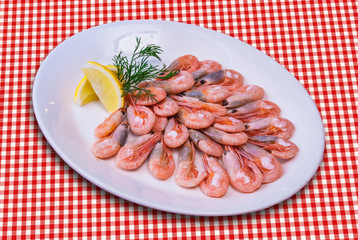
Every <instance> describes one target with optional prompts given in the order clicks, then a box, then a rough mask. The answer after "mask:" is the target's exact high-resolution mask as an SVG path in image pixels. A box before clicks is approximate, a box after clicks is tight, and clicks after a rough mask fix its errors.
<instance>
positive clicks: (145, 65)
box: [113, 37, 177, 100]
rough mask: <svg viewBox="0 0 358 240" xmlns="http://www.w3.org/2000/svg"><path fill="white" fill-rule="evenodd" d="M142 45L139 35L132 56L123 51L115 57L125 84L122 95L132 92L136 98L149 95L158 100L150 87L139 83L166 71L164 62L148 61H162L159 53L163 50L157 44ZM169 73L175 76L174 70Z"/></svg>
mask: <svg viewBox="0 0 358 240" xmlns="http://www.w3.org/2000/svg"><path fill="white" fill-rule="evenodd" d="M140 45H141V38H138V37H137V38H136V46H135V48H134V51H133V53H132V56H131V57H130V58H128V57H127V56H124V55H123V51H120V52H119V54H118V55H116V56H114V57H113V62H114V65H115V66H116V67H117V77H118V79H119V80H120V81H121V83H122V86H123V94H122V96H126V95H127V94H129V93H130V94H132V95H133V96H134V97H135V98H140V97H143V96H147V97H148V100H149V99H150V98H151V99H152V100H156V99H155V95H153V93H152V92H151V91H150V90H149V89H144V88H140V87H138V84H139V83H141V82H143V81H147V80H153V79H155V78H156V77H158V75H160V74H161V73H163V72H164V71H165V69H166V66H165V65H164V64H163V66H162V67H160V66H159V65H152V64H151V63H149V62H148V60H149V58H155V59H157V60H159V61H161V59H160V57H159V55H160V54H161V53H162V52H163V50H162V49H161V47H160V46H157V45H155V44H148V45H146V46H144V47H140ZM169 74H171V76H174V75H173V74H174V73H173V72H171V73H169ZM176 74H177V73H176Z"/></svg>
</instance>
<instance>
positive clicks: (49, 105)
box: [33, 20, 324, 216]
mask: <svg viewBox="0 0 358 240" xmlns="http://www.w3.org/2000/svg"><path fill="white" fill-rule="evenodd" d="M136 37H141V38H142V40H143V44H147V43H154V44H157V45H159V46H161V47H162V49H163V51H164V52H163V54H162V60H163V62H164V63H166V65H168V64H170V63H171V62H172V61H173V60H174V59H175V58H177V57H179V56H182V55H184V54H193V55H196V56H197V57H198V58H199V60H206V59H212V60H216V61H218V62H220V63H221V64H222V65H223V67H225V68H230V69H235V70H237V71H239V72H240V73H242V74H243V75H244V77H245V84H256V85H259V86H261V87H263V88H264V89H265V90H266V95H265V98H266V99H270V100H271V101H274V102H275V103H277V104H278V105H279V106H280V108H281V109H282V114H281V116H283V117H285V118H288V119H289V120H291V121H292V122H293V123H294V125H295V127H296V130H295V132H294V135H293V136H292V138H291V140H292V141H293V142H295V143H296V144H297V146H298V147H299V149H300V151H299V153H298V154H297V156H296V157H295V158H294V159H292V160H290V161H286V162H284V163H283V176H282V177H281V178H280V179H278V180H277V181H275V182H274V183H270V184H265V185H263V186H262V187H261V188H260V189H259V190H258V191H256V192H254V193H251V194H243V193H240V192H237V191H235V190H234V189H233V188H230V189H229V190H228V192H227V193H226V195H225V196H224V197H222V198H218V199H216V198H210V197H207V196H205V195H204V194H202V193H201V191H200V189H199V188H195V189H184V188H181V187H179V186H177V185H176V184H175V181H174V177H171V178H170V179H169V180H167V181H160V180H157V179H155V178H154V177H152V176H151V175H150V173H149V172H148V171H147V165H146V164H143V165H142V167H141V168H140V169H138V170H136V171H123V170H121V169H119V168H117V167H116V166H115V164H114V159H111V160H106V161H100V160H96V159H95V158H94V157H93V156H92V155H91V153H90V151H89V149H90V146H91V144H92V143H93V141H94V139H95V138H94V136H93V130H94V128H95V127H96V126H97V125H98V124H99V123H100V122H102V121H103V120H104V118H105V117H106V116H107V113H106V112H105V110H104V108H103V107H102V106H101V104H100V103H98V102H93V103H90V104H87V105H85V106H83V107H78V106H76V105H75V104H74V103H73V95H74V91H75V88H76V86H77V84H78V83H79V81H80V79H81V78H82V77H83V74H82V72H81V70H80V68H81V67H82V66H83V65H84V64H85V63H86V62H87V61H89V60H91V61H97V62H100V63H102V64H110V63H112V57H113V56H114V55H115V54H117V53H118V52H119V51H120V50H123V51H124V52H126V51H132V50H133V47H134V45H135V38H136ZM33 106H34V111H35V115H36V119H37V121H38V124H39V126H40V128H41V130H42V132H43V134H44V135H45V137H46V139H47V140H48V142H49V143H50V144H51V146H52V147H53V148H54V150H55V151H56V152H57V153H58V154H59V156H60V157H61V158H62V159H63V160H64V161H66V163H67V164H68V165H69V166H71V167H72V168H73V169H74V170H75V171H77V172H78V173H79V174H80V175H82V176H83V177H85V178H86V179H88V180H89V181H91V182H92V183H93V184H95V185H97V186H99V187H101V188H102V189H104V190H106V191H108V192H110V193H112V194H114V195H116V196H118V197H121V198H124V199H127V200H129V201H132V202H135V203H138V204H141V205H144V206H147V207H151V208H155V209H159V210H164V211H168V212H173V213H181V214H189V215H202V216H224V215H235V214H243V213H249V212H253V211H257V210H261V209H264V208H268V207H270V206H272V205H275V204H277V203H279V202H281V201H283V200H285V199H287V198H289V197H291V196H292V195H293V194H295V193H296V192H297V191H299V190H300V189H301V188H302V187H304V186H305V185H306V184H307V182H308V181H310V179H311V178H312V176H313V175H314V174H315V172H316V170H317V168H318V166H319V165H320V162H321V160H322V156H323V151H324V131H323V125H322V120H321V118H320V115H319V112H318V110H317V108H316V106H315V104H314V103H313V101H312V99H311V97H310V96H309V95H308V93H307V92H306V90H305V89H304V88H303V87H302V85H300V83H299V82H298V81H297V80H296V79H295V78H294V77H293V76H292V75H291V74H290V73H289V72H288V71H287V70H286V69H285V68H283V67H282V66H281V65H280V64H278V63H277V62H276V61H274V60H273V59H271V58H270V57H268V56H267V55H265V54H264V53H262V52H260V51H258V50H257V49H255V48H254V47H252V46H250V45H248V44H245V43H243V42H241V41H239V40H237V39H235V38H232V37H230V36H227V35H225V34H222V33H218V32H215V31H212V30H209V29H205V28H202V27H198V26H193V25H187V24H183V23H176V22H167V21H155V20H143V21H123V22H115V23H110V24H105V25H101V26H98V27H94V28H91V29H88V30H85V31H83V32H81V33H78V34H76V35H74V36H72V37H70V38H69V39H67V40H65V41H64V42H62V43H61V44H59V45H58V46H57V47H56V48H55V49H54V50H53V51H52V52H51V53H50V54H49V55H48V56H47V58H46V59H45V60H44V62H43V63H42V64H41V66H40V68H39V70H38V72H37V74H36V77H35V82H34V86H33Z"/></svg>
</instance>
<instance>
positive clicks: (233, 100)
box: [223, 85, 265, 108]
mask: <svg viewBox="0 0 358 240" xmlns="http://www.w3.org/2000/svg"><path fill="white" fill-rule="evenodd" d="M264 94H265V91H264V89H263V88H262V87H259V86H256V85H246V86H243V87H241V88H239V89H237V90H235V91H233V92H232V93H231V95H230V96H229V97H228V98H226V99H225V100H224V101H223V106H225V107H227V108H237V107H240V106H242V105H244V104H246V103H249V102H253V101H256V100H260V99H261V98H262V97H263V96H264Z"/></svg>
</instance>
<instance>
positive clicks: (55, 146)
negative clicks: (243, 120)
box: [31, 20, 325, 216]
mask: <svg viewBox="0 0 358 240" xmlns="http://www.w3.org/2000/svg"><path fill="white" fill-rule="evenodd" d="M158 22H160V23H163V24H175V25H178V26H179V25H181V26H185V27H189V28H190V27H192V28H198V29H202V30H203V31H208V32H213V34H219V35H221V36H222V37H225V38H228V39H229V38H230V39H234V40H235V41H239V42H241V43H242V44H244V45H245V47H247V48H249V49H250V50H251V51H255V52H256V54H260V55H261V57H263V58H265V60H266V61H269V62H270V63H272V64H274V65H275V67H278V68H279V69H281V70H283V71H285V72H286V74H287V73H288V74H289V75H291V77H292V78H293V79H295V80H296V81H295V83H294V84H295V85H296V86H295V87H298V88H301V90H304V91H305V93H306V94H307V95H308V96H309V98H310V102H311V104H312V105H313V106H314V107H315V108H314V113H315V115H316V117H317V118H318V119H319V120H320V122H319V123H320V125H321V129H320V132H321V137H322V142H321V146H320V149H321V150H322V152H321V154H320V156H321V157H320V159H321V160H320V161H317V163H316V166H315V168H314V169H312V170H311V173H310V174H309V175H310V178H308V179H307V180H306V181H305V183H304V184H300V185H302V186H300V188H299V189H298V190H294V191H292V194H291V193H290V194H289V195H288V196H287V197H285V198H284V199H278V200H276V201H274V203H269V204H267V205H265V206H261V207H260V208H256V210H254V211H252V210H248V211H246V212H245V211H243V212H240V213H238V212H226V213H215V212H210V213H203V212H187V211H181V210H173V209H168V208H166V207H161V206H159V205H158V204H157V205H156V204H153V205H151V204H148V203H143V202H141V201H138V200H137V199H136V198H133V197H132V196H130V195H127V194H125V193H121V195H119V194H118V193H115V192H113V191H112V190H111V189H108V188H107V186H105V185H104V184H102V183H98V182H96V181H95V179H92V177H91V176H88V174H87V173H86V172H85V171H83V169H81V168H78V167H77V166H76V165H75V164H74V163H73V162H72V161H70V160H69V159H67V156H66V154H65V153H63V152H62V151H61V150H59V148H60V146H58V144H57V143H56V142H55V141H54V140H53V139H52V137H51V136H50V133H49V132H48V130H47V129H46V126H45V123H44V122H43V119H42V117H41V114H40V113H39V112H38V111H39V110H38V109H37V107H36V106H35V105H36V104H37V91H38V88H39V87H38V82H39V81H36V79H37V77H38V75H39V74H41V73H42V71H43V68H42V66H43V63H45V62H46V60H48V58H49V57H50V58H51V57H52V55H53V54H54V52H55V50H56V49H58V48H59V47H60V46H63V45H64V44H66V43H68V41H69V40H70V39H74V38H76V37H78V36H80V34H83V33H85V32H88V31H96V29H98V28H101V27H104V26H109V25H115V24H126V23H141V24H143V23H144V24H153V23H158ZM31 93H32V98H31V99H32V105H33V110H34V116H35V120H36V121H37V123H38V126H39V128H40V130H41V132H42V133H43V136H44V137H45V139H46V140H47V142H48V143H49V145H50V146H51V148H52V149H53V150H54V151H55V152H56V154H58V155H59V156H60V158H61V159H62V160H63V161H64V162H65V163H66V164H67V165H69V166H70V167H71V168H72V169H73V170H74V171H75V172H76V173H78V174H79V175H80V176H81V177H83V178H85V179H86V180H87V181H89V182H91V183H92V184H93V185H95V186H97V187H99V188H101V189H103V190H105V191H106V192H108V193H110V194H112V195H114V196H116V197H119V198H123V199H125V200H126V201H130V202H133V203H136V204H138V205H141V206H145V207H149V208H153V209H158V210H160V211H165V212H169V213H175V214H185V215H193V216H232V215H242V214H247V213H252V212H257V211H260V210H263V209H267V208H269V207H273V206H275V205H277V204H279V203H281V202H284V201H287V200H288V199H290V198H291V197H292V196H293V195H295V194H297V193H298V192H300V191H301V190H302V188H304V187H305V186H306V185H307V184H308V183H309V182H310V181H311V180H312V178H313V177H314V176H315V175H316V172H317V171H318V168H319V166H320V164H321V162H322V160H323V157H324V152H325V131H324V125H323V122H322V117H321V115H320V112H319V110H318V108H317V105H316V103H315V102H314V101H313V99H312V97H311V96H310V94H309V93H308V92H307V90H306V89H305V88H304V86H303V85H302V84H301V83H300V82H299V81H298V80H297V79H296V78H295V77H294V76H293V74H292V73H290V72H289V71H288V70H287V69H286V68H285V67H284V66H282V65H281V64H279V63H278V62H277V61H276V60H275V59H273V58H272V57H270V56H268V55H267V54H266V53H264V52H262V51H260V50H258V49H257V48H255V47H253V46H251V45H249V44H248V43H246V42H244V41H242V40H240V39H238V38H235V37H232V36H230V35H227V34H224V33H221V32H218V31H215V30H213V29H209V28H205V27H202V26H198V25H193V24H187V23H183V22H175V21H167V20H125V21H117V22H110V23H105V24H101V25H97V26H94V27H90V28H87V29H85V30H83V31H81V32H78V33H76V34H74V35H72V36H70V37H68V38H66V39H65V40H64V41H62V42H61V43H60V44H58V45H57V46H55V48H54V49H52V50H51V52H50V53H49V54H48V55H47V56H46V57H45V59H44V60H43V61H42V63H41V64H40V66H39V68H38V69H37V71H36V75H35V77H34V80H33V84H32V92H31Z"/></svg>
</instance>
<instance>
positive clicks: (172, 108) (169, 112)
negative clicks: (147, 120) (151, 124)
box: [153, 97, 179, 117]
mask: <svg viewBox="0 0 358 240" xmlns="http://www.w3.org/2000/svg"><path fill="white" fill-rule="evenodd" d="M153 111H154V113H155V114H156V115H157V116H161V117H170V116H173V115H175V114H177V112H178V111H179V105H178V103H177V102H176V101H174V100H173V99H172V98H170V97H166V98H165V99H164V100H163V101H162V102H160V103H158V104H156V105H154V106H153Z"/></svg>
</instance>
